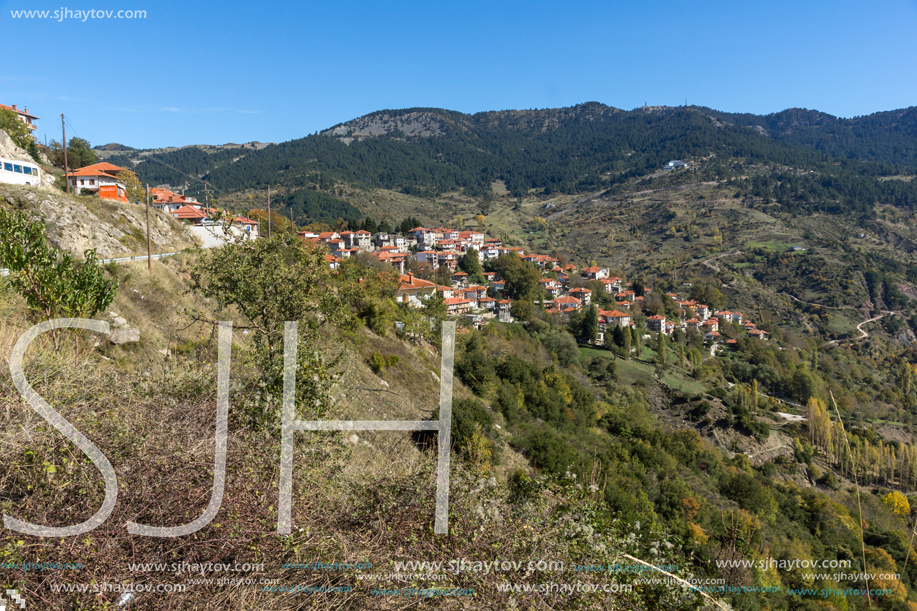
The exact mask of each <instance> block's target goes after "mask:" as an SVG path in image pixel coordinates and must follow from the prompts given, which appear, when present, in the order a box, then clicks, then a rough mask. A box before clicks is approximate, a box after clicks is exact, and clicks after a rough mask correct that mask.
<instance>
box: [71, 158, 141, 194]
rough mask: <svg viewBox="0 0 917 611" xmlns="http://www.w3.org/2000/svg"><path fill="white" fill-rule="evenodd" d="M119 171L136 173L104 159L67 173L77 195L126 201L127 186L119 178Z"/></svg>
mask: <svg viewBox="0 0 917 611" xmlns="http://www.w3.org/2000/svg"><path fill="white" fill-rule="evenodd" d="M119 172H130V173H131V174H133V173H134V172H133V171H131V170H128V169H127V168H122V167H120V166H116V165H114V164H112V163H108V162H107V161H103V162H101V163H95V164H93V165H88V166H86V167H83V168H80V169H78V170H74V171H72V172H70V173H69V174H67V180H69V181H70V186H71V187H73V192H74V193H76V194H77V195H86V194H92V195H98V196H99V197H100V198H102V199H117V200H119V201H122V202H126V201H127V187H125V186H124V183H122V182H120V180H119V179H118V173H119Z"/></svg>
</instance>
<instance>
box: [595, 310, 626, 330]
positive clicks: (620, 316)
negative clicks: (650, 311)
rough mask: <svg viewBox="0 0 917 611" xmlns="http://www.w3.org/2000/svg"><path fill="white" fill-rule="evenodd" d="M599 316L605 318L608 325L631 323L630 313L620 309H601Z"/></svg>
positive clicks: (620, 325)
mask: <svg viewBox="0 0 917 611" xmlns="http://www.w3.org/2000/svg"><path fill="white" fill-rule="evenodd" d="M599 316H600V317H602V318H604V319H605V324H606V325H607V326H611V327H627V326H628V325H630V314H625V313H624V312H620V311H618V310H599Z"/></svg>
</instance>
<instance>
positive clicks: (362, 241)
mask: <svg viewBox="0 0 917 611" xmlns="http://www.w3.org/2000/svg"><path fill="white" fill-rule="evenodd" d="M341 239H342V240H344V243H345V244H346V245H347V248H358V249H360V250H365V251H368V250H371V249H372V234H370V233H369V232H368V231H364V230H363V229H361V230H359V231H342V232H341Z"/></svg>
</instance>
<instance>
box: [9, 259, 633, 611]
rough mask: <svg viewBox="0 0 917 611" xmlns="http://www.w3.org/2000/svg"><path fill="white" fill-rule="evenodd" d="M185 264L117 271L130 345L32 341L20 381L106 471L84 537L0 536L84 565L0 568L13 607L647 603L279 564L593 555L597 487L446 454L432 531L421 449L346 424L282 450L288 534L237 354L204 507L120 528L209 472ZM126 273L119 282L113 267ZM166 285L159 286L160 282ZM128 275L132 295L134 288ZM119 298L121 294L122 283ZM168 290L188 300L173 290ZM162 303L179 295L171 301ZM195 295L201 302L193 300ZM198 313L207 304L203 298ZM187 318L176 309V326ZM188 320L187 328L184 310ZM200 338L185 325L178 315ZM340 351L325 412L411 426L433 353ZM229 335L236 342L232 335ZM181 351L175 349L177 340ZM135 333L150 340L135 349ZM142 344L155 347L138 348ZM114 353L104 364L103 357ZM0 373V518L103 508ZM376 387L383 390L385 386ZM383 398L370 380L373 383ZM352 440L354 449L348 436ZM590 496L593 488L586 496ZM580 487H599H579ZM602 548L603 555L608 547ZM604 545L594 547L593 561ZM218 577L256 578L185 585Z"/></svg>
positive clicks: (385, 564) (208, 346)
mask: <svg viewBox="0 0 917 611" xmlns="http://www.w3.org/2000/svg"><path fill="white" fill-rule="evenodd" d="M182 264H183V263H182V261H181V260H178V261H174V262H172V263H169V264H163V265H162V267H160V268H159V269H157V270H154V274H153V275H152V276H151V277H147V276H146V270H145V268H143V267H142V266H141V268H140V270H137V269H135V268H133V267H131V268H130V269H129V270H127V271H126V270H116V273H117V274H118V275H119V277H121V278H122V279H123V280H125V282H124V285H123V286H124V287H130V291H125V290H124V288H122V290H121V291H120V293H121V294H120V295H119V299H118V302H116V304H115V306H114V307H113V309H115V311H117V312H118V313H119V314H120V315H122V316H125V317H126V318H128V319H129V322H130V323H131V324H140V325H141V329H143V333H144V336H143V338H142V339H141V343H140V344H141V345H140V346H137V347H134V348H130V347H129V348H119V349H118V350H121V351H122V353H121V354H120V356H118V357H117V360H114V361H112V360H105V359H103V358H102V356H104V354H103V353H107V354H108V355H109V356H108V357H107V358H109V359H113V358H115V356H114V354H115V353H114V352H112V350H113V348H111V347H109V346H107V345H103V346H98V347H95V346H94V344H95V338H93V337H92V336H91V335H87V336H85V337H82V338H81V339H80V340H79V342H76V341H74V340H73V339H72V338H70V339H67V340H66V341H64V342H63V346H64V348H63V349H62V350H61V351H60V352H55V351H54V350H53V348H52V346H50V345H49V344H48V342H46V341H44V340H43V339H39V340H37V341H36V342H35V343H34V344H33V345H32V347H31V348H30V349H29V352H28V355H27V359H26V375H27V379H29V380H30V382H31V383H32V384H33V386H34V387H35V389H36V391H37V392H38V393H39V394H40V395H41V396H42V397H43V398H45V399H46V400H47V401H48V402H49V403H50V404H51V405H52V406H53V407H54V408H55V409H57V410H59V411H60V412H61V414H62V415H64V417H65V418H67V419H68V420H69V421H70V422H71V423H73V424H74V426H76V427H77V428H78V429H79V430H80V431H81V432H82V433H84V434H85V435H86V436H87V437H89V438H90V439H91V440H92V441H93V442H94V443H95V444H96V445H97V446H98V447H99V448H100V449H101V450H102V452H103V453H104V454H105V455H106V456H107V457H108V458H109V460H110V461H111V463H112V465H113V466H114V469H115V472H116V474H117V477H118V481H119V496H118V502H117V505H116V507H115V509H114V511H113V513H112V514H111V515H110V517H109V518H108V519H107V521H106V522H105V523H104V524H103V525H102V526H100V527H99V528H97V529H96V530H94V531H93V532H91V533H89V534H87V535H83V536H79V537H68V538H62V539H55V538H38V537H29V536H23V535H20V534H18V533H15V532H13V531H11V530H3V531H0V562H3V563H23V562H43V563H83V565H85V567H84V568H83V569H79V570H46V571H26V570H12V569H3V570H0V577H2V579H0V581H2V582H3V583H2V584H0V585H2V586H4V587H15V588H18V589H19V590H20V591H21V592H23V593H24V595H25V596H26V599H27V600H28V601H29V605H30V606H29V607H28V608H41V609H49V610H72V609H114V608H121V607H117V601H118V600H119V596H120V594H119V593H117V592H105V593H93V592H85V593H61V592H55V591H54V590H53V589H52V586H56V585H59V584H93V583H95V584H103V583H107V584H128V583H133V584H150V585H152V586H154V587H155V586H156V585H157V584H161V585H169V586H174V585H184V586H185V587H186V591H184V592H171V593H162V594H155V593H140V594H136V595H135V598H134V599H133V600H132V601H131V603H130V605H129V608H133V609H150V610H155V611H167V610H169V611H171V610H184V609H193V610H202V611H210V610H214V611H215V610H217V609H231V610H236V609H238V610H249V609H257V610H276V611H292V610H294V609H302V608H306V607H308V608H315V609H329V610H330V609H342V608H358V609H386V610H387V609H406V608H413V607H417V608H427V607H436V608H444V609H454V608H456V609H457V608H474V609H512V608H519V609H562V608H564V609H565V608H625V605H626V607H627V608H646V603H647V600H644V598H643V595H640V594H637V595H635V596H634V597H632V598H628V599H621V600H618V599H614V600H612V599H608V598H607V596H606V595H604V594H576V595H573V596H569V597H568V596H564V597H548V598H545V597H542V596H538V595H534V594H509V593H500V592H498V590H497V587H496V586H497V585H498V584H500V583H523V582H525V583H540V582H542V581H567V582H571V583H572V582H576V581H581V582H583V583H586V582H595V583H599V582H601V581H603V577H605V576H602V575H600V574H591V575H590V574H582V573H577V574H571V573H570V572H569V571H568V572H567V573H566V574H565V575H559V574H537V573H536V574H526V572H525V571H524V570H522V571H515V572H513V571H510V572H505V573H504V572H501V573H490V574H488V575H483V574H480V573H473V572H465V573H460V574H456V575H449V576H448V579H447V580H446V581H425V580H414V581H412V582H399V581H392V580H390V579H389V580H386V579H383V580H374V581H369V580H360V579H359V574H360V573H361V571H354V570H337V571H327V570H326V571H312V570H303V569H289V568H283V566H282V565H283V564H284V563H305V562H316V561H319V562H326V563H330V562H337V563H356V562H371V563H372V564H373V567H374V568H373V569H371V570H364V571H362V573H364V574H382V575H384V574H389V573H393V572H395V570H394V562H396V561H402V560H418V561H420V560H445V561H448V560H451V559H461V558H465V559H468V560H484V561H489V560H493V559H506V560H516V561H523V562H527V561H528V560H535V561H537V560H563V561H564V562H566V563H568V566H569V564H570V563H572V562H574V561H579V562H583V561H590V562H592V561H595V560H596V555H595V554H594V553H593V552H591V551H590V549H589V548H588V547H587V546H584V542H583V540H582V539H581V538H580V539H578V538H577V537H575V536H571V535H570V533H569V527H570V525H571V524H573V523H575V522H576V521H577V520H582V519H584V517H583V516H586V515H589V513H588V511H587V508H588V507H589V506H590V503H593V504H595V503H597V502H600V501H599V496H600V495H601V493H596V494H593V495H591V496H590V495H586V496H585V497H584V496H582V493H580V492H577V491H575V490H573V489H572V488H558V487H556V486H553V487H549V488H548V489H546V490H545V491H543V492H542V493H537V494H534V495H533V496H531V497H524V496H523V497H517V496H514V494H513V493H511V491H510V489H509V488H508V487H507V486H506V485H504V484H503V483H501V482H497V481H496V480H494V481H493V482H491V483H486V481H487V480H486V479H484V478H486V477H487V476H488V473H487V472H486V471H482V470H481V467H476V466H473V465H468V464H465V463H464V462H463V461H462V460H460V459H459V457H457V456H456V457H454V458H453V469H452V486H451V498H450V527H451V533H450V535H448V536H435V535H433V533H432V527H433V514H434V502H435V501H434V499H435V489H436V484H435V456H434V455H433V454H431V453H425V452H423V451H421V450H419V449H418V448H417V447H416V446H415V445H414V444H413V443H412V442H411V439H410V437H409V436H408V435H405V434H398V433H376V434H363V433H358V436H359V437H360V438H361V439H360V441H359V442H358V443H357V444H353V443H351V442H349V440H348V439H347V437H346V436H344V435H341V434H334V433H299V434H297V436H296V445H295V456H294V464H295V468H294V497H293V526H294V532H293V535H291V536H289V537H281V536H278V535H276V534H275V531H276V520H277V509H276V508H277V502H278V498H277V495H278V483H277V480H278V471H279V456H280V449H279V430H277V429H276V428H272V429H267V430H252V429H249V428H246V426H245V425H244V424H243V423H244V422H245V418H244V410H243V409H242V406H243V405H244V404H245V403H246V401H247V400H248V399H249V398H250V397H251V396H252V395H253V394H254V393H255V392H256V390H257V387H256V385H255V381H254V378H253V376H252V374H251V371H250V370H249V369H248V368H247V365H246V361H245V359H244V358H243V354H244V349H243V348H242V347H234V350H233V372H232V381H231V391H230V425H229V442H228V454H227V481H226V492H225V495H224V500H223V503H222V506H221V509H220V511H219V513H218V514H217V516H216V518H215V519H214V520H213V522H211V524H209V525H208V526H206V527H205V528H204V529H202V530H200V531H198V532H197V533H195V534H193V535H189V536H185V537H180V538H172V539H160V538H153V537H141V536H132V535H130V534H129V533H128V532H127V530H126V528H125V523H126V522H128V521H134V522H138V523H141V524H147V525H152V526H176V525H180V524H185V523H188V522H190V521H192V520H194V519H196V518H197V517H198V516H200V515H201V513H202V512H203V511H204V509H205V507H206V506H207V503H208V502H209V498H210V493H211V488H212V485H213V451H214V421H215V412H216V401H215V387H216V370H215V369H216V368H215V365H214V364H213V363H214V360H215V359H213V356H214V346H213V341H212V339H211V338H210V335H209V330H208V332H205V333H204V334H203V336H202V337H201V336H199V335H189V336H188V337H184V338H182V339H180V340H178V339H168V338H169V337H170V331H169V329H168V328H167V324H166V323H169V321H172V320H173V317H174V316H176V314H175V313H174V309H175V304H174V303H173V302H172V301H171V300H172V299H177V297H175V296H176V295H178V294H179V293H177V292H176V290H175V289H176V287H177V286H178V284H177V283H179V281H180V280H181V273H182V272H181V266H182ZM127 273H130V274H131V276H132V277H131V278H127ZM157 283H159V284H160V285H161V288H162V289H163V292H164V293H166V294H168V295H170V297H168V298H165V297H162V296H157V295H156V293H155V291H156V288H157V287H156V285H157ZM134 288H136V289H137V290H138V291H140V294H141V295H143V296H144V299H137V298H136V297H135V296H134V295H135V294H134V293H133V292H132V291H133V289H134ZM125 293H127V294H125ZM0 295H2V297H0V354H3V355H4V357H5V358H8V356H9V354H10V352H11V348H12V345H13V344H14V343H15V341H16V339H17V338H18V337H19V335H20V334H21V333H22V331H24V330H25V329H26V328H27V327H28V326H29V325H30V323H29V322H28V321H27V320H26V319H25V318H24V317H23V316H22V312H23V308H22V304H21V303H20V302H19V301H18V298H15V297H10V296H9V295H8V294H5V295H4V294H2V293H0ZM181 299H188V297H182V298H181ZM178 305H187V302H182V303H179V304H178ZM199 305H201V304H199ZM203 305H204V306H205V305H206V304H203ZM185 320H187V319H185ZM184 324H187V322H185V323H184ZM189 329H190V331H189V333H190V332H192V331H193V333H195V334H200V331H201V329H200V328H199V327H191V328H189ZM361 333H362V336H361V337H359V338H357V339H356V340H355V342H354V345H352V346H351V347H350V348H349V349H350V350H351V351H352V357H351V358H348V359H346V361H345V367H344V369H343V373H344V376H343V379H342V381H341V383H340V386H339V388H338V390H337V391H336V396H337V397H338V398H339V399H341V400H339V401H338V402H337V404H336V406H335V408H334V410H333V411H332V413H329V414H328V417H329V418H354V419H402V418H405V419H420V418H423V417H425V416H426V413H427V412H428V410H430V409H432V407H433V406H435V404H436V402H437V401H436V399H437V395H438V383H437V382H436V380H434V379H433V377H432V376H431V375H430V372H431V371H434V370H438V364H439V363H438V358H437V357H436V355H435V354H433V353H432V350H431V349H430V348H429V347H425V346H413V345H409V344H405V343H402V342H401V341H400V340H397V339H395V338H378V337H376V336H374V335H372V334H371V333H369V332H367V331H362V332H361ZM238 339H239V340H240V341H241V342H244V337H239V338H238ZM192 340H193V343H194V345H195V348H194V350H193V351H190V352H180V351H179V350H177V345H178V342H179V341H182V342H186V343H187V342H192ZM145 342H151V343H152V344H153V345H152V346H151V347H144V346H143V344H144V343H145ZM161 342H165V343H166V345H168V346H172V347H173V348H174V349H173V352H174V353H175V354H174V356H173V357H171V358H170V359H168V360H166V359H163V360H162V362H161V363H160V364H159V366H157V367H149V366H146V365H145V364H144V363H145V361H144V360H143V359H145V358H146V357H147V356H148V355H149V354H150V351H151V350H153V349H154V348H157V347H158V346H159V345H162V344H161ZM372 350H382V351H384V352H385V353H386V354H393V353H394V354H398V355H399V356H400V357H401V358H400V361H399V364H398V365H397V366H395V367H392V368H391V369H389V370H386V371H385V372H384V373H383V377H382V378H380V377H379V376H376V375H375V374H373V373H372V372H371V371H370V369H369V368H368V367H367V366H366V365H365V364H364V362H365V356H358V355H362V354H363V352H366V351H369V352H371V351H372ZM153 354H155V352H153ZM119 363H120V364H119ZM8 371H9V370H8V367H5V368H4V370H3V371H2V372H0V464H2V465H4V470H3V471H2V473H0V511H2V512H3V513H4V514H7V515H11V516H14V517H17V518H19V519H21V520H26V521H29V522H33V523H36V524H43V525H54V526H64V525H69V524H76V523H79V522H82V521H83V520H85V519H86V518H88V517H89V516H91V515H92V514H93V513H94V512H95V511H97V509H98V507H99V506H100V505H101V499H102V497H103V495H104V488H103V485H102V481H101V477H100V475H99V473H98V471H97V470H96V469H95V467H94V466H93V465H92V464H91V463H90V462H89V461H88V460H86V457H85V456H84V455H83V454H82V453H80V452H79V450H77V449H76V448H75V446H73V445H72V444H71V443H70V442H68V441H67V440H66V439H65V438H64V437H63V436H62V435H60V434H59V433H58V432H57V431H56V430H54V429H52V428H51V427H50V426H48V425H47V423H46V422H45V421H44V420H42V419H41V418H40V417H39V416H38V415H37V414H36V413H35V412H34V411H33V410H32V409H31V408H30V407H29V406H28V405H26V404H25V403H24V401H23V400H22V399H21V398H20V397H19V395H18V392H17V391H16V390H15V388H13V386H12V381H11V379H10V376H9V373H8ZM383 379H384V380H386V381H387V383H388V384H389V386H388V387H387V388H386V387H385V385H383V384H381V382H382V380H383ZM380 391H385V392H380ZM364 441H365V442H366V443H364ZM587 497H589V498H587ZM591 497H595V498H591ZM608 554H612V552H611V551H609V552H608ZM615 557H616V556H613V555H606V558H607V559H606V560H605V561H606V562H611V561H612V560H613V559H614V558H615ZM134 563H143V564H148V563H164V564H169V565H171V564H172V563H223V564H230V565H235V564H237V563H239V564H245V563H250V564H260V563H263V564H264V567H263V569H262V570H251V571H247V572H244V573H241V572H240V573H209V574H207V575H203V576H201V575H189V574H187V573H183V574H181V575H175V574H172V573H169V572H144V571H140V570H132V565H133V564H134ZM201 577H203V578H211V579H216V578H221V577H224V578H225V577H229V578H236V579H239V578H241V579H250V580H255V583H249V584H244V585H218V584H216V583H211V584H209V585H201V584H199V583H194V582H193V580H196V579H200V578H201ZM265 579H270V580H278V581H277V582H276V583H275V584H273V585H274V586H280V587H287V588H293V587H300V588H302V587H309V586H313V587H341V588H347V591H337V592H326V593H318V594H306V593H303V592H301V591H300V592H278V591H265V590H263V587H264V585H263V584H262V583H259V580H265ZM380 587H384V588H387V589H390V588H396V587H397V588H406V587H420V588H428V587H436V588H471V589H474V590H475V592H476V595H475V596H474V597H442V596H440V597H434V598H418V597H405V596H380V595H374V594H373V593H372V590H373V589H375V588H380Z"/></svg>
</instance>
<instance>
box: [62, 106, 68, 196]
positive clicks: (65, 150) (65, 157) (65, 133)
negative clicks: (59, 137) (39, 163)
mask: <svg viewBox="0 0 917 611" xmlns="http://www.w3.org/2000/svg"><path fill="white" fill-rule="evenodd" d="M60 128H61V131H62V132H63V134H64V182H65V183H67V195H69V194H70V179H69V178H67V174H69V173H70V169H69V168H68V167H67V128H66V127H65V126H64V113H61V116H60Z"/></svg>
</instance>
